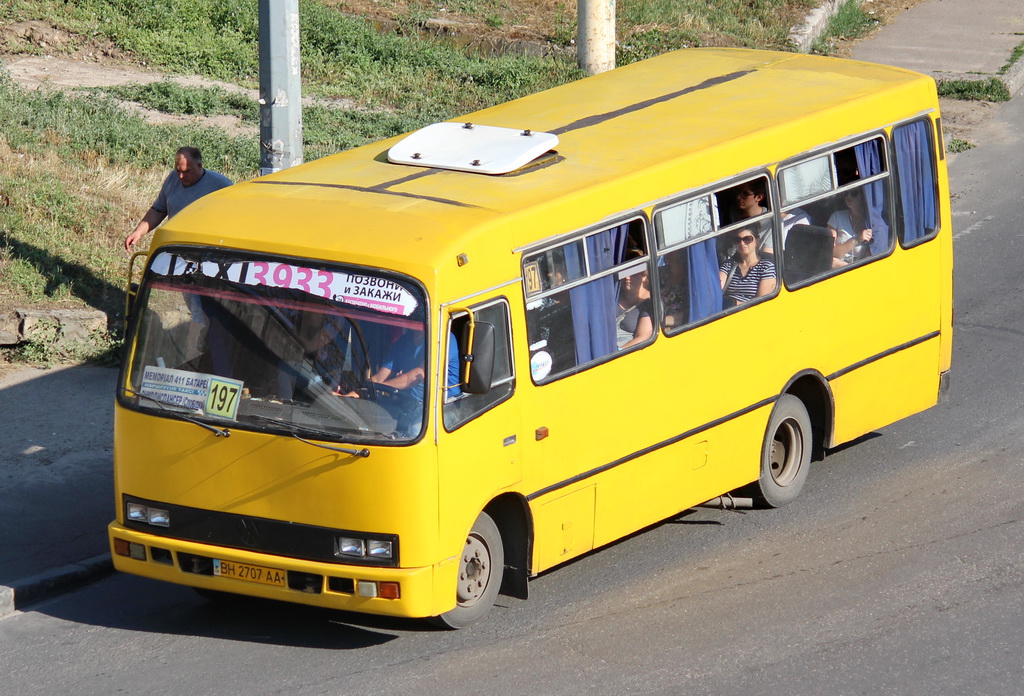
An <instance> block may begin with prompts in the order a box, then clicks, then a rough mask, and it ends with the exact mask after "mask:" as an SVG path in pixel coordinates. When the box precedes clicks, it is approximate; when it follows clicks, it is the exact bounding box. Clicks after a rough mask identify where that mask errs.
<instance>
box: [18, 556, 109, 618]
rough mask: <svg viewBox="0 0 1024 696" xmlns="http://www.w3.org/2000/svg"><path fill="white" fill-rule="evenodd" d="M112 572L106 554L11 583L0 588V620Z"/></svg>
mask: <svg viewBox="0 0 1024 696" xmlns="http://www.w3.org/2000/svg"><path fill="white" fill-rule="evenodd" d="M113 572H114V564H113V562H112V561H111V560H110V554H106V553H104V554H100V555H99V556H93V557H92V558H87V559H86V560H84V561H80V562H78V563H70V564H68V565H66V566H62V567H60V568H54V569H52V570H47V571H44V572H42V573H39V574H37V575H32V576H30V577H27V578H22V579H20V580H15V581H14V582H13V583H11V584H10V585H9V586H7V585H0V619H2V618H4V617H6V616H10V615H11V614H13V613H14V612H16V611H18V610H19V609H23V608H24V607H26V606H28V605H29V604H33V603H35V602H41V601H42V600H44V599H49V598H50V597H55V596H57V595H59V594H63V593H64V592H69V591H71V590H75V589H78V588H79V587H82V586H83V585H86V584H88V583H90V582H93V581H95V580H99V579H100V578H102V577H104V576H106V575H110V574H111V573H113Z"/></svg>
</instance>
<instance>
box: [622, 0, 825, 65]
mask: <svg viewBox="0 0 1024 696" xmlns="http://www.w3.org/2000/svg"><path fill="white" fill-rule="evenodd" d="M815 5H816V3H814V2H796V3H794V2H787V1H786V0H761V1H759V2H751V1H748V0H718V1H717V2H707V1H706V0H635V1H634V2H620V3H619V4H618V6H617V11H618V35H619V36H620V37H621V40H620V42H619V48H618V51H617V53H618V55H617V61H618V63H619V64H620V65H625V64H627V63H631V62H635V61H637V60H643V59H645V58H651V57H653V56H655V55H658V54H660V53H664V52H665V51H667V50H672V49H677V48H686V47H693V46H716V45H717V46H746V47H750V48H768V49H777V50H784V49H786V48H787V41H788V36H789V32H790V29H791V28H792V26H793V25H794V24H795V23H796V20H797V18H798V16H800V15H802V14H804V13H805V12H806V10H808V9H809V8H811V7H813V6H815Z"/></svg>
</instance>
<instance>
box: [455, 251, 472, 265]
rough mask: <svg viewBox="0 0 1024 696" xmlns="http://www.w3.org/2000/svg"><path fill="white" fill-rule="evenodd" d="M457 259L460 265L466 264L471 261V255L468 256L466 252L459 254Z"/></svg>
mask: <svg viewBox="0 0 1024 696" xmlns="http://www.w3.org/2000/svg"><path fill="white" fill-rule="evenodd" d="M455 261H456V263H458V264H459V265H460V266H465V265H466V264H467V263H469V257H468V256H466V255H465V254H459V255H458V256H456V257H455Z"/></svg>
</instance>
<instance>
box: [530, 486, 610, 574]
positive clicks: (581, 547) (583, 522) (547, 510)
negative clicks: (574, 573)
mask: <svg viewBox="0 0 1024 696" xmlns="http://www.w3.org/2000/svg"><path fill="white" fill-rule="evenodd" d="M595 488H596V487H595V486H594V485H593V484H591V485H588V486H584V487H583V488H581V489H579V490H576V491H573V492H571V493H566V494H564V495H559V496H556V497H555V498H554V499H553V500H548V501H546V502H544V503H542V504H540V505H538V506H536V507H534V509H533V514H534V530H535V533H536V543H535V545H534V555H533V570H534V571H536V572H539V571H541V570H544V569H546V568H551V567H552V566H555V565H558V564H559V563H562V562H564V561H567V560H569V559H570V558H573V557H575V556H579V555H580V554H581V553H586V552H587V551H590V550H591V549H593V548H594V546H595V544H594V504H595V503H594V500H595Z"/></svg>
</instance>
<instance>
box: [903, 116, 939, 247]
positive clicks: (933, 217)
mask: <svg viewBox="0 0 1024 696" xmlns="http://www.w3.org/2000/svg"><path fill="white" fill-rule="evenodd" d="M892 135H893V148H894V150H895V152H896V172H897V175H898V181H899V202H900V203H899V206H898V207H897V216H898V220H899V224H898V225H897V228H898V230H899V236H900V243H901V244H902V245H903V246H905V247H906V246H911V245H912V244H914V243H915V242H918V241H920V240H924V239H929V238H931V237H933V236H934V235H935V233H936V232H937V231H938V227H939V204H938V197H939V196H938V189H937V188H936V177H935V139H934V138H933V136H932V129H931V128H930V121H928V120H922V121H915V122H913V123H908V124H906V125H903V126H898V127H896V128H894V129H893V132H892Z"/></svg>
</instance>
